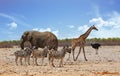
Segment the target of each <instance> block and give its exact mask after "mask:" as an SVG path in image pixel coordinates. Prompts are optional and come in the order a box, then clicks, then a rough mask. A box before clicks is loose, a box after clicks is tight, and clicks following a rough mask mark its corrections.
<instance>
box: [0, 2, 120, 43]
mask: <svg viewBox="0 0 120 76" xmlns="http://www.w3.org/2000/svg"><path fill="white" fill-rule="evenodd" d="M119 3H120V0H0V35H1V36H0V41H3V40H19V39H20V37H21V35H22V33H23V32H24V31H27V30H37V31H41V32H43V31H51V32H53V33H54V34H55V35H56V36H57V37H58V39H64V38H76V37H79V36H80V35H81V34H83V33H84V32H85V31H86V30H87V29H88V28H89V27H90V26H92V25H93V24H94V25H95V26H96V27H97V28H98V29H99V31H95V30H93V31H92V32H91V33H90V35H89V37H88V38H95V37H96V38H108V37H120V8H119V7H120V6H119Z"/></svg>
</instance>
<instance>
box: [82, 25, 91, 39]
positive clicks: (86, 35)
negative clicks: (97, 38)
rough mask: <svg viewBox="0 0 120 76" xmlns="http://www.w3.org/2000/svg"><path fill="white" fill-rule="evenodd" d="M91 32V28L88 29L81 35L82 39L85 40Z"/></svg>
mask: <svg viewBox="0 0 120 76" xmlns="http://www.w3.org/2000/svg"><path fill="white" fill-rule="evenodd" d="M91 31H92V27H90V28H89V29H88V30H87V31H86V32H85V33H84V34H83V38H84V39H86V38H87V37H88V36H89V34H90V32H91Z"/></svg>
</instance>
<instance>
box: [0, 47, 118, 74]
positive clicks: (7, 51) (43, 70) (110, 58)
mask: <svg viewBox="0 0 120 76" xmlns="http://www.w3.org/2000/svg"><path fill="white" fill-rule="evenodd" d="M19 49H20V48H0V76H120V46H102V47H101V48H100V49H99V54H98V55H95V50H94V49H93V48H91V46H86V47H85V51H86V57H87V59H88V61H85V60H84V56H83V52H81V54H80V56H79V58H78V60H77V61H75V62H74V61H73V59H72V55H71V58H70V60H69V61H67V60H66V59H67V57H68V54H66V56H65V59H64V67H58V66H57V65H58V64H59V62H58V60H55V61H54V63H55V65H56V67H50V66H49V64H48V59H47V58H46V59H45V61H44V65H42V66H41V65H40V64H41V59H39V61H38V63H39V66H35V65H33V64H32V59H31V65H28V66H25V65H23V66H21V65H19V66H16V65H15V61H14V59H15V57H14V55H12V54H13V53H14V52H15V51H16V50H19ZM59 49H60V47H59ZM77 50H78V47H77V48H76V49H75V51H76V53H77Z"/></svg>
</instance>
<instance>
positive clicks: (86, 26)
mask: <svg viewBox="0 0 120 76" xmlns="http://www.w3.org/2000/svg"><path fill="white" fill-rule="evenodd" d="M88 28H89V27H88V25H83V26H79V27H78V31H82V32H85V31H86V30H87V29H88Z"/></svg>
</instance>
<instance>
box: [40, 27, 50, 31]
mask: <svg viewBox="0 0 120 76" xmlns="http://www.w3.org/2000/svg"><path fill="white" fill-rule="evenodd" d="M39 31H40V32H44V31H50V32H51V28H40V29H39Z"/></svg>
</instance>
